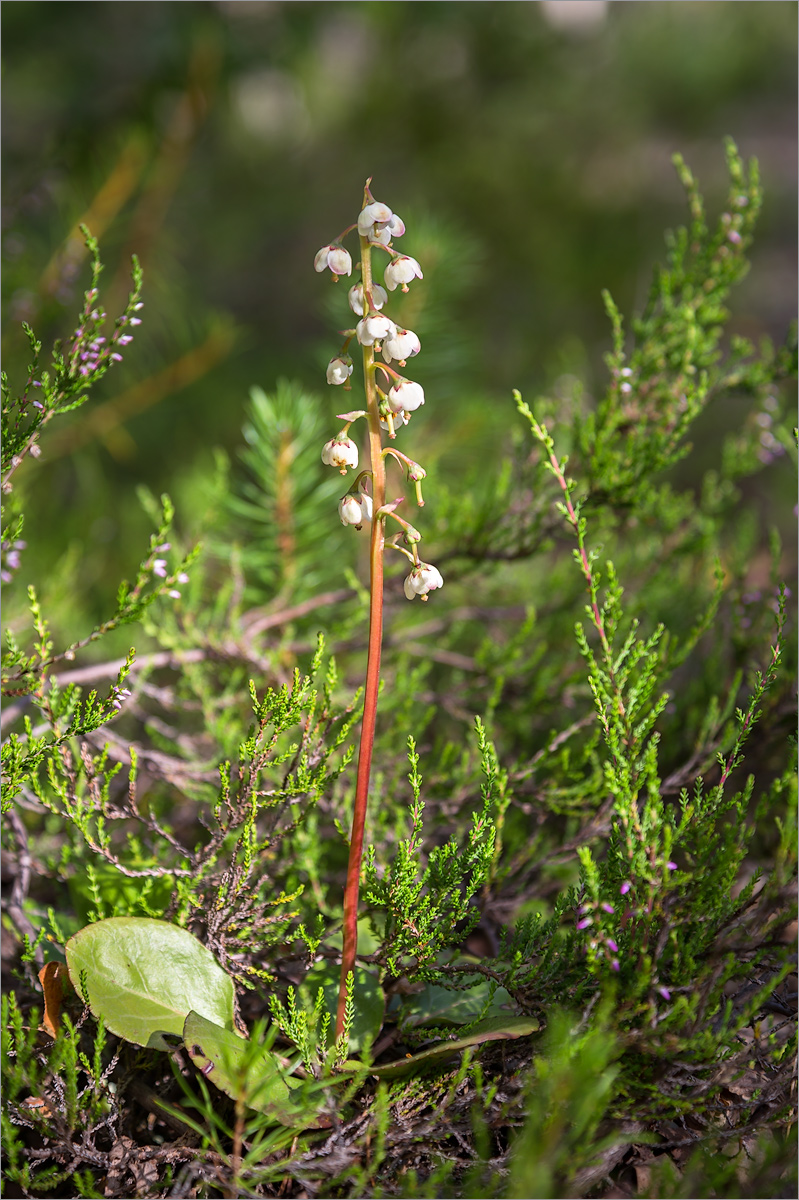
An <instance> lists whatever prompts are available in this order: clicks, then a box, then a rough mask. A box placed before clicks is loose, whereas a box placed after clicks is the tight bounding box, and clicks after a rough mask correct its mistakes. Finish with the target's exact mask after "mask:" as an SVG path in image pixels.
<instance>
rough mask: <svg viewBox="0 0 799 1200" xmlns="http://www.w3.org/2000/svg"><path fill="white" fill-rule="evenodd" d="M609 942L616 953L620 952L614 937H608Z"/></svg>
mask: <svg viewBox="0 0 799 1200" xmlns="http://www.w3.org/2000/svg"><path fill="white" fill-rule="evenodd" d="M607 944H608V947H609V948H610V949H611V950H612V951H613V953H614V954H616V953H618V949H619V947H618V946H617V945H616V943H615V942H614V940H613V938H608V939H607Z"/></svg>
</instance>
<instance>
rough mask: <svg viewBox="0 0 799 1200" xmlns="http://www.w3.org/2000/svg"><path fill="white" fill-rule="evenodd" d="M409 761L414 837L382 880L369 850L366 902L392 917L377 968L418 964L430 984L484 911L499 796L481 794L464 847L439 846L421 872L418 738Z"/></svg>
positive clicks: (486, 757)
mask: <svg viewBox="0 0 799 1200" xmlns="http://www.w3.org/2000/svg"><path fill="white" fill-rule="evenodd" d="M478 732H479V734H480V736H481V739H482V749H483V763H484V770H485V772H486V776H487V778H488V779H489V780H490V779H491V778H492V776H491V771H492V768H493V762H492V759H491V754H492V750H491V748H490V747H489V746H488V744H487V742H485V740H484V737H483V730H482V726H481V725H480V724H479V722H478ZM408 759H409V761H410V764H411V771H410V774H409V776H408V779H409V782H410V785H411V789H412V792H413V804H412V806H411V810H410V817H411V834H410V837H409V838H408V839H407V840H404V841H401V842H400V844H399V846H398V847H397V853H396V855H395V857H394V859H393V861H392V862H391V864H390V866H389V867H388V868H387V869H386V870H385V873H384V874H383V875H382V877H381V874H380V872H379V871H378V868H377V864H376V850H375V848H374V847H370V850H369V855H368V858H367V861H366V865H365V870H364V876H365V881H366V885H365V888H364V899H365V900H366V901H367V903H368V904H370V905H372V906H373V907H374V908H376V909H377V910H378V911H380V910H385V913H386V917H385V926H384V931H383V940H384V949H383V951H382V952H381V954H380V955H379V956H378V961H379V962H382V963H385V965H386V967H387V968H388V970H389V972H390V973H391V974H392V975H400V974H402V973H403V972H404V971H406V970H408V969H409V968H410V967H411V964H412V967H413V973H414V974H415V975H418V976H419V977H420V978H429V977H430V972H431V969H432V968H433V964H434V963H435V961H436V959H437V956H438V955H439V953H440V952H441V951H442V950H443V949H444V948H446V947H448V946H450V945H452V944H453V943H457V941H459V940H462V939H463V938H464V937H466V936H467V935H468V933H469V932H470V931H471V929H473V928H474V926H475V925H476V924H477V921H478V920H479V915H480V914H479V910H477V909H476V908H473V907H471V901H472V899H473V897H474V895H475V893H476V892H477V891H478V890H479V889H480V887H481V886H482V885H483V883H484V882H485V881H486V879H487V878H488V874H489V870H490V867H491V863H492V861H493V857H494V836H495V830H494V825H493V823H492V821H491V808H492V802H493V794H492V791H491V787H490V784H489V786H486V787H485V788H484V789H483V805H482V808H481V811H480V813H479V814H475V815H474V817H473V818H472V825H471V828H470V830H469V833H468V835H467V838H466V843H465V845H463V846H461V845H459V843H458V842H457V841H456V840H455V839H451V840H450V841H448V842H446V843H445V844H444V845H442V846H435V847H433V849H432V850H431V851H430V852H429V854H428V855H427V863H426V865H425V867H424V868H423V869H422V868H421V867H420V851H421V850H422V846H423V838H422V813H423V812H424V807H425V806H424V801H423V800H422V799H421V791H422V778H421V775H420V774H419V770H418V767H419V755H418V754H417V753H416V743H415V741H414V740H413V737H409V738H408ZM456 931H457V932H456ZM408 960H411V961H410V962H409V961H408ZM434 974H435V971H434V970H433V975H434Z"/></svg>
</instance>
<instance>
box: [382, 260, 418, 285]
mask: <svg viewBox="0 0 799 1200" xmlns="http://www.w3.org/2000/svg"><path fill="white" fill-rule="evenodd" d="M383 278H384V279H385V281H386V287H387V288H388V290H389V291H390V292H393V291H394V289H395V288H397V287H399V286H400V285H401V286H402V290H403V292H407V290H408V284H409V283H410V282H411V280H413V279H424V276H423V275H422V268H421V267H420V266H419V264H418V262H417V261H416V259H415V258H411V257H410V255H407V254H400V255H398V256H397V257H396V258H395V259H394V261H393V262H390V263H389V264H388V266H387V267H386V270H385V274H384V276H383Z"/></svg>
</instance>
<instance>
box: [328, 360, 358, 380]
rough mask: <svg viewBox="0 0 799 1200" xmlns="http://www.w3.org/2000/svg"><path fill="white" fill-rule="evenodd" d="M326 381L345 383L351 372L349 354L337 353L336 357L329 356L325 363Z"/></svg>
mask: <svg viewBox="0 0 799 1200" xmlns="http://www.w3.org/2000/svg"><path fill="white" fill-rule="evenodd" d="M326 374H327V382H328V383H332V384H336V385H338V384H340V383H346V382H347V380H348V379H349V377H350V375H351V374H352V359H351V358H350V356H349V355H347V356H346V358H345V357H344V355H339V357H338V358H331V360H330V362H329V363H328V364H327V372H326Z"/></svg>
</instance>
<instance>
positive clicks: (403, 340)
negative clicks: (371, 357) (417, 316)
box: [383, 326, 422, 366]
mask: <svg viewBox="0 0 799 1200" xmlns="http://www.w3.org/2000/svg"><path fill="white" fill-rule="evenodd" d="M421 348H422V346H421V342H420V341H419V339H418V337H417V336H416V334H415V333H414V332H413V331H412V330H410V329H397V327H396V326H395V327H394V330H393V332H392V333H391V335H390V336H389V337H387V338H386V340H385V341H384V342H383V358H384V359H385V360H386V362H387V363H390V362H391V361H392V360H393V359H396V360H397V362H398V363H399V364H400V366H403V365H404V363H405V360H406V359H408V358H413V356H414V354H418V353H419V351H420V350H421Z"/></svg>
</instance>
